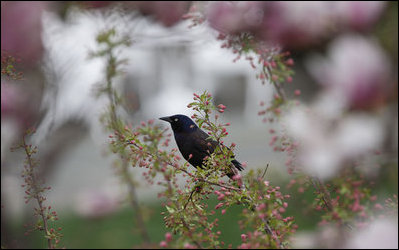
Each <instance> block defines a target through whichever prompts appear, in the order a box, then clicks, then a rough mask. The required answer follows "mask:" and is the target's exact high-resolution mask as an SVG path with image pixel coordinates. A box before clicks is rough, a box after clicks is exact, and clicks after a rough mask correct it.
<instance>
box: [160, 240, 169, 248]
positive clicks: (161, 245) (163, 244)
mask: <svg viewBox="0 0 399 250" xmlns="http://www.w3.org/2000/svg"><path fill="white" fill-rule="evenodd" d="M159 246H160V247H168V243H166V241H164V240H163V241H161V242H160V243H159Z"/></svg>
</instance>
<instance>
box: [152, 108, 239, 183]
mask: <svg viewBox="0 0 399 250" xmlns="http://www.w3.org/2000/svg"><path fill="white" fill-rule="evenodd" d="M159 119H161V120H163V121H167V122H169V123H170V124H171V126H172V130H173V133H174V135H175V140H176V144H177V146H178V147H179V150H180V153H181V154H182V155H183V157H184V159H186V160H187V161H188V162H189V163H190V164H191V165H192V166H194V167H200V168H204V165H203V162H204V158H205V157H206V156H209V155H210V154H212V153H213V151H214V150H215V148H216V147H217V146H218V142H216V141H215V140H213V139H211V138H209V135H208V134H207V133H205V132H204V131H203V130H202V129H200V128H199V127H198V126H197V125H196V124H195V123H194V122H193V121H192V120H191V119H190V118H189V117H187V116H185V115H173V116H167V117H161V118H159ZM190 155H191V157H190ZM231 163H232V164H233V165H234V167H235V168H236V169H238V170H240V171H241V170H243V169H244V168H243V167H242V165H241V163H239V162H238V161H237V160H236V159H234V158H233V160H232V161H231ZM236 173H237V171H236V170H235V169H232V172H229V173H226V174H227V176H228V177H230V178H232V177H233V176H234V175H235V174H236Z"/></svg>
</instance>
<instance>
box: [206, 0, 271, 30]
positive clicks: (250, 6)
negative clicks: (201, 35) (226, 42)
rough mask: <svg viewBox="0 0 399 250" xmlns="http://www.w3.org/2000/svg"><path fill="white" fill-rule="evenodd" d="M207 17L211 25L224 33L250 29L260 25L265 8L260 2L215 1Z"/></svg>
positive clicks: (210, 6)
mask: <svg viewBox="0 0 399 250" xmlns="http://www.w3.org/2000/svg"><path fill="white" fill-rule="evenodd" d="M207 19H208V21H209V24H210V25H211V27H213V28H214V29H216V30H218V31H220V32H223V33H236V32H241V31H249V30H253V29H256V28H258V27H259V25H260V24H261V22H262V19H263V10H262V8H261V6H260V3H259V2H239V3H238V2H226V1H220V2H213V3H211V4H210V5H209V8H208V10H207Z"/></svg>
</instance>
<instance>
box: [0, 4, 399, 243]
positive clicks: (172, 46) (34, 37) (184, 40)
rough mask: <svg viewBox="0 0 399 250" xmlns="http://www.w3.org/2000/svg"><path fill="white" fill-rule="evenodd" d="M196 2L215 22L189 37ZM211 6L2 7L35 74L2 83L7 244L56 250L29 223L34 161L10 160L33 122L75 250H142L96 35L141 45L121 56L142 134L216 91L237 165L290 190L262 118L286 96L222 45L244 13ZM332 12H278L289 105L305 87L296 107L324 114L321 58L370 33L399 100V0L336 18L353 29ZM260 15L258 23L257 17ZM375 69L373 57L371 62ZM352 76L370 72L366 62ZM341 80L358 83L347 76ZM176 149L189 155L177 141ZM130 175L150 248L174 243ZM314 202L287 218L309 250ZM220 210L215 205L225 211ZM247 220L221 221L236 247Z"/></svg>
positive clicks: (123, 84)
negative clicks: (26, 177) (146, 124)
mask: <svg viewBox="0 0 399 250" xmlns="http://www.w3.org/2000/svg"><path fill="white" fill-rule="evenodd" d="M193 4H195V6H196V8H197V9H199V10H200V11H203V12H204V13H206V14H207V15H208V17H209V21H206V22H205V23H203V24H200V25H197V26H194V27H190V25H191V24H192V21H191V20H182V18H181V17H182V16H183V14H184V13H186V12H187V11H188V10H189V8H190V6H191V5H193ZM212 4H215V3H207V2H204V3H195V2H194V3H193V2H179V3H177V2H165V3H162V2H148V3H144V2H128V3H124V4H118V3H117V4H111V3H109V2H18V1H16V2H2V3H1V48H2V55H3V52H7V53H9V54H10V55H13V56H15V57H16V58H18V59H20V62H19V63H18V65H17V69H18V71H21V72H23V79H21V80H12V79H9V78H6V77H3V76H2V80H1V200H2V207H1V209H2V210H1V218H2V223H1V224H2V228H1V232H2V246H6V247H7V248H14V247H23V248H26V247H36V248H38V247H44V246H45V242H43V240H42V239H41V238H40V236H39V235H38V234H37V233H33V234H31V235H29V236H24V228H23V226H22V225H23V224H25V223H28V222H29V221H31V213H32V209H31V206H30V205H29V204H28V205H26V204H25V202H24V198H23V197H24V190H23V188H21V184H23V180H22V178H21V177H20V174H21V171H22V166H23V159H24V155H23V154H22V152H11V151H10V147H12V146H13V145H15V144H16V143H17V142H18V140H19V138H20V135H21V133H22V132H23V130H24V129H25V128H26V127H27V126H32V125H33V126H35V127H36V128H37V132H36V133H35V135H34V136H33V137H32V141H31V143H32V144H34V145H38V148H39V150H38V152H39V153H38V158H39V159H40V169H38V171H39V175H40V176H42V177H43V178H44V179H45V180H46V183H47V184H48V185H49V186H51V187H52V189H51V191H50V192H48V195H47V199H48V202H49V203H50V204H51V206H52V207H53V208H55V209H56V211H57V212H58V214H59V217H60V221H59V224H60V225H61V226H62V227H63V233H64V239H63V241H64V242H65V245H66V247H67V248H75V247H81V248H131V247H135V246H136V247H137V246H139V245H140V244H141V240H140V238H139V237H138V234H137V232H136V231H135V228H134V226H132V225H133V223H134V216H133V213H134V211H132V209H131V208H130V207H129V206H128V205H127V202H126V201H125V196H126V189H125V187H124V185H122V184H121V183H120V180H119V179H118V177H117V176H116V175H115V173H114V170H113V167H112V162H113V159H114V158H113V157H115V156H113V155H112V154H110V153H109V149H108V141H109V139H108V134H107V133H106V132H105V130H104V129H103V127H102V124H101V123H100V122H99V118H100V115H101V113H102V112H104V111H105V109H106V106H107V102H106V100H105V99H103V98H97V97H96V96H95V94H94V90H95V88H96V86H97V84H98V83H99V82H101V81H102V80H103V78H104V65H105V61H104V60H102V59H100V58H96V59H92V58H90V57H89V53H90V52H91V51H94V50H95V49H96V48H97V47H98V44H97V43H96V36H97V34H98V33H99V32H101V31H103V30H105V29H109V28H115V29H116V31H117V33H118V34H124V35H128V36H129V37H130V39H131V41H132V45H131V46H130V47H129V48H126V49H123V50H121V51H120V53H119V56H120V57H123V58H127V59H128V64H127V65H125V66H124V72H125V74H123V75H122V76H121V77H119V79H118V81H117V83H116V86H117V88H118V90H119V91H120V92H121V93H123V97H125V99H126V100H127V102H126V103H125V106H124V117H126V119H128V120H130V121H131V122H132V123H133V125H138V124H140V121H142V120H149V119H155V122H159V123H160V124H161V121H159V120H158V118H159V117H162V116H168V115H172V114H177V113H181V114H186V115H190V114H192V113H191V111H190V110H189V109H188V108H187V104H188V103H189V102H191V100H192V97H193V93H202V92H203V91H204V90H207V91H208V92H210V93H212V95H213V96H214V98H215V102H216V103H217V104H219V103H223V104H224V105H226V106H227V107H228V108H227V109H226V112H225V113H224V114H223V119H224V120H225V121H226V122H230V123H231V126H230V130H229V132H230V136H229V137H228V141H229V142H235V143H236V144H237V147H236V155H237V159H238V160H239V161H241V162H245V163H246V164H247V168H254V169H256V168H264V167H265V166H266V165H267V164H269V168H268V172H267V176H268V178H269V179H270V181H271V182H272V183H273V185H280V186H281V187H282V188H283V189H284V190H285V189H286V188H285V186H286V185H287V184H288V182H289V179H290V176H289V174H288V173H287V168H286V167H285V162H286V155H284V154H283V153H279V152H275V151H273V147H271V146H269V141H270V140H271V137H272V135H270V134H269V132H268V131H269V130H270V129H275V130H276V131H279V130H280V129H281V127H279V126H278V125H276V124H271V123H264V122H263V117H262V116H259V115H258V111H259V110H261V107H260V105H259V104H260V103H261V102H264V103H268V102H270V101H271V100H272V98H273V94H274V92H273V91H274V90H273V86H272V85H271V84H265V85H262V84H261V82H260V81H259V80H258V79H257V78H256V76H255V75H256V74H255V72H254V70H253V68H252V67H251V65H250V64H249V63H248V62H247V61H246V60H238V61H236V62H233V60H234V59H235V58H236V55H235V54H233V53H232V51H231V50H228V49H223V48H221V41H219V40H217V39H216V37H217V35H218V32H217V29H218V28H219V27H223V28H226V27H227V28H231V29H233V30H234V29H237V30H239V29H240V27H239V24H240V22H239V21H240V19H239V17H240V18H241V16H239V15H236V16H235V12H234V11H232V10H231V9H229V8H228V7H225V6H217V5H216V6H215V5H214V6H212ZM306 5H311V7H309V6H308V7H306ZM290 6H291V7H290ZM330 7H331V6H330ZM278 10H280V11H281V12H279V11H278ZM329 10H331V9H329V6H326V5H325V4H322V3H320V2H315V3H314V4H309V3H307V4H306V3H301V2H299V3H296V4H294V3H289V4H287V5H283V6H280V7H279V8H277V9H276V10H275V12H272V13H268V14H270V16H273V15H276V16H275V18H276V23H277V24H278V25H277V24H276V25H275V26H276V27H275V28H276V29H277V30H279V31H281V34H276V33H273V34H275V35H276V37H277V38H276V41H277V42H280V43H283V44H284V46H285V48H287V49H289V50H290V52H291V56H292V58H293V59H294V61H295V65H294V66H293V69H294V71H295V75H294V77H293V80H292V82H291V83H290V84H288V85H286V92H287V94H288V96H289V97H292V98H293V97H294V96H295V95H294V92H295V90H300V91H301V95H300V96H299V97H298V96H295V98H296V99H297V100H300V101H301V102H303V103H306V104H310V103H312V100H314V98H315V97H316V96H317V95H318V93H320V91H321V90H322V89H323V88H324V86H323V85H320V84H318V77H317V73H314V71H312V65H314V63H313V64H312V62H314V61H312V60H313V59H314V57H317V56H319V55H321V54H323V55H324V56H326V55H328V53H334V50H333V49H331V46H332V45H331V44H332V41H333V40H334V38H335V37H336V36H339V35H341V34H346V35H348V36H356V35H362V36H365V37H369V38H371V39H372V40H373V41H377V43H378V44H379V46H380V48H381V50H383V51H384V52H383V53H384V59H385V61H384V62H383V63H386V64H387V65H388V66H386V65H383V66H382V67H383V68H384V70H385V68H389V74H390V76H393V77H392V78H393V79H392V78H390V79H389V80H390V82H393V84H392V86H393V88H391V87H392V86H390V89H391V90H392V93H393V92H396V91H397V58H398V42H397V37H398V13H397V12H398V6H397V2H380V3H377V2H371V4H367V3H365V2H358V3H357V4H355V3H352V4H351V5H348V6H344V4H342V6H339V7H337V13H338V12H339V13H340V16H339V17H340V18H343V19H345V18H346V19H345V21H346V22H347V26H345V28H341V29H342V30H334V29H333V30H329V29H326V26H328V24H325V23H328V22H331V20H326V18H325V16H326V15H325V13H327V12H328V11H329ZM276 13H277V14H276ZM278 13H280V16H278ZM272 14H273V15H272ZM248 15H249V17H248V18H249V19H250V20H252V19H251V18H256V16H257V12H255V13H250V14H248ZM265 15H266V13H265ZM284 15H285V16H284ZM344 17H345V18H344ZM278 18H281V19H278ZM284 18H285V19H284ZM229 20H230V21H229ZM284 21H285V22H286V23H284ZM293 23H298V25H293ZM322 24H323V25H326V26H321V25H322ZM284 25H285V26H284ZM215 27H216V29H215ZM273 27H274V26H270V27H269V29H272V28H273ZM305 27H306V28H305ZM284 32H286V33H284ZM321 33H322V34H321ZM288 34H289V35H288ZM337 46H339V45H337ZM337 50H338V51H339V50H340V48H337V49H336V50H335V51H337ZM331 51H332V52H331ZM371 56H372V55H371ZM370 58H371V59H372V57H367V56H366V55H365V60H368V59H370ZM318 62H319V61H318ZM2 64H3V61H2ZM316 64H317V63H316ZM320 64H321V63H320ZM349 66H353V70H354V71H356V70H357V69H356V67H355V64H354V65H349ZM331 67H332V66H331ZM313 68H314V66H313ZM333 74H335V75H341V74H344V76H347V75H345V72H339V71H337V72H333ZM315 75H316V77H315ZM347 77H349V76H347ZM366 98H369V96H368V95H366ZM391 98H392V100H393V101H390V102H389V105H387V106H388V107H389V108H388V109H387V110H386V111H385V112H386V113H387V115H388V116H389V122H388V123H387V124H389V125H390V126H387V128H386V129H387V130H388V131H389V132H387V133H388V134H389V138H390V140H389V142H388V143H389V149H390V150H391V154H390V157H392V159H393V161H394V162H396V166H395V165H394V166H393V167H390V168H387V169H385V170H384V171H383V173H382V176H383V177H382V179H383V180H386V181H385V182H384V183H383V184H382V185H380V186H378V187H377V188H378V189H379V190H377V191H378V192H377V193H382V194H385V193H396V194H397V189H398V184H397V183H398V182H397V148H398V147H397V146H398V143H397V136H398V133H397V132H398V131H397V128H398V117H397V95H393V97H391ZM338 101H339V100H338ZM361 101H362V100H360V101H359V102H361ZM28 124H29V125H28ZM164 126H166V124H164ZM173 147H176V146H175V144H174V142H173V143H172V145H171V148H173ZM131 171H132V172H133V173H134V174H135V176H136V178H135V179H136V181H137V194H138V199H139V202H140V204H141V205H142V206H144V207H146V209H145V211H146V212H145V218H146V224H147V226H148V230H149V232H150V235H151V240H153V242H159V241H160V240H162V239H163V238H164V234H165V232H166V229H165V228H164V226H163V220H162V216H161V215H160V212H161V211H163V207H162V206H161V203H160V201H159V200H158V198H157V192H158V191H159V189H158V188H159V187H157V186H156V185H152V186H149V185H148V184H146V183H145V182H144V181H143V180H142V177H141V170H140V169H138V168H134V169H133V168H132V169H131ZM287 192H290V191H287ZM302 196H303V197H301V199H296V200H293V201H292V203H290V207H289V209H288V211H287V213H292V214H293V215H294V217H295V218H296V222H297V224H298V225H299V232H298V240H297V242H298V247H307V246H308V245H309V244H310V243H309V242H308V238H307V234H306V232H308V231H311V230H314V229H315V228H316V224H317V222H318V221H319V216H320V215H319V214H317V213H315V212H314V211H308V209H307V208H305V207H304V206H303V204H302V202H303V201H301V200H302V199H305V200H306V199H312V198H311V197H312V194H310V193H309V194H307V193H304V194H302ZM210 203H211V204H212V203H215V204H216V201H215V200H211V201H210ZM235 209H239V208H233V209H232V210H229V211H228V212H227V214H226V216H225V217H223V218H221V221H220V227H221V231H223V232H224V235H222V239H228V240H226V241H229V242H231V243H232V244H233V246H236V245H237V244H239V242H240V237H239V235H240V231H239V228H238V225H237V224H236V223H235V222H236V221H237V220H238V218H236V217H235V213H234V212H235V211H236V210H235ZM237 211H238V210H237ZM304 215H306V216H304ZM396 231H397V224H396ZM396 240H397V238H396ZM307 244H308V245H307ZM156 246H157V245H156ZM396 246H397V241H396Z"/></svg>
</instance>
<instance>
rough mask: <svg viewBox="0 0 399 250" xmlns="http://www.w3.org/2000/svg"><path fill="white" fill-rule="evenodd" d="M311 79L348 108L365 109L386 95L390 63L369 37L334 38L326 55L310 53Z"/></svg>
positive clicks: (376, 103) (349, 36)
mask: <svg viewBox="0 0 399 250" xmlns="http://www.w3.org/2000/svg"><path fill="white" fill-rule="evenodd" d="M307 66H308V69H309V71H310V73H311V74H312V75H313V76H314V78H315V79H316V80H317V81H318V82H319V83H320V84H321V85H323V86H324V87H325V88H326V89H327V90H328V91H329V92H332V93H334V95H336V96H342V98H343V99H342V100H340V101H342V102H344V104H346V105H347V106H348V107H349V108H356V109H365V108H366V109H367V108H372V107H374V106H376V105H378V104H379V103H380V102H381V101H383V100H384V98H386V97H387V93H388V91H389V90H388V88H389V85H388V84H389V82H390V79H389V75H390V64H389V59H388V57H387V56H386V54H385V53H384V51H383V50H382V49H381V47H380V46H379V45H378V44H377V43H376V42H375V41H373V40H370V39H366V38H364V37H361V36H357V35H346V36H342V37H339V38H338V39H337V40H335V41H334V42H333V43H332V44H331V46H330V48H329V57H328V58H326V59H324V58H321V57H318V56H314V57H313V58H311V59H310V60H309V61H308V64H307Z"/></svg>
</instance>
